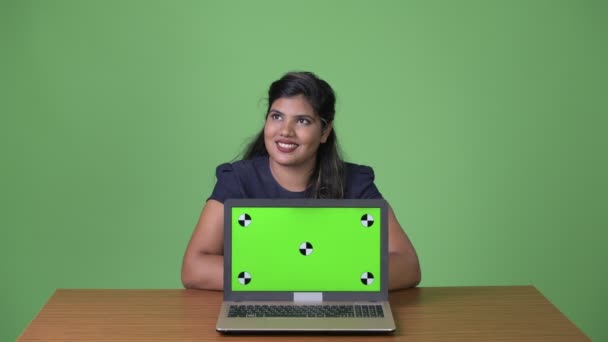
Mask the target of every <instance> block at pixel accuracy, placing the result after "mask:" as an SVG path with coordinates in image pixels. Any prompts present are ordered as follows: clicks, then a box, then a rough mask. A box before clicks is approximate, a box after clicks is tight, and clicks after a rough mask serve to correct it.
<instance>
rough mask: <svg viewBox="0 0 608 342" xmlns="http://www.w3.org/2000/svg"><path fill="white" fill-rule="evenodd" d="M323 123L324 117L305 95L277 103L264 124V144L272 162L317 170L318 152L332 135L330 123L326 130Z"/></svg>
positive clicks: (273, 105)
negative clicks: (318, 113) (314, 108)
mask: <svg viewBox="0 0 608 342" xmlns="http://www.w3.org/2000/svg"><path fill="white" fill-rule="evenodd" d="M321 124H322V122H321V118H320V117H319V115H317V114H316V113H315V111H314V110H313V108H312V106H311V105H310V104H309V103H308V101H307V100H306V98H305V97H304V96H302V95H298V96H292V97H281V98H279V99H277V100H275V101H274V102H273V103H272V105H271V106H270V110H269V111H268V114H267V116H266V124H265V125H264V143H265V145H266V150H267V151H268V155H269V157H270V160H271V163H276V164H279V165H281V166H289V167H304V168H310V169H312V168H314V165H315V160H316V155H317V149H318V148H319V145H320V144H321V143H325V142H326V141H327V137H328V136H329V133H330V132H331V124H329V125H327V126H326V128H325V129H324V130H323V131H321V127H322V125H321Z"/></svg>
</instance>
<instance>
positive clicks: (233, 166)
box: [216, 157, 265, 177]
mask: <svg viewBox="0 0 608 342" xmlns="http://www.w3.org/2000/svg"><path fill="white" fill-rule="evenodd" d="M264 158H265V157H255V158H252V159H241V160H237V161H233V162H228V163H223V164H220V165H218V166H217V168H216V174H217V176H218V177H219V176H220V175H225V174H234V175H248V174H250V173H251V172H252V171H255V170H258V169H259V167H260V165H262V163H263V160H264Z"/></svg>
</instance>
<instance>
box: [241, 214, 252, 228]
mask: <svg viewBox="0 0 608 342" xmlns="http://www.w3.org/2000/svg"><path fill="white" fill-rule="evenodd" d="M239 224H240V225H241V227H247V226H248V225H250V224H251V216H249V214H241V215H240V216H239Z"/></svg>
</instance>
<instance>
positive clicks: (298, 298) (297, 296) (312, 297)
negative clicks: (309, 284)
mask: <svg viewBox="0 0 608 342" xmlns="http://www.w3.org/2000/svg"><path fill="white" fill-rule="evenodd" d="M293 301H294V302H322V301H323V292H294V293H293Z"/></svg>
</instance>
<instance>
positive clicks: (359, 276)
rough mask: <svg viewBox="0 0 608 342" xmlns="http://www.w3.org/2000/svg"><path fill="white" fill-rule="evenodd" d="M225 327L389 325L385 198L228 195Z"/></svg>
mask: <svg viewBox="0 0 608 342" xmlns="http://www.w3.org/2000/svg"><path fill="white" fill-rule="evenodd" d="M224 221H225V222H224V302H223V304H222V307H221V310H220V314H219V318H218V321H217V325H216V330H217V331H219V332H222V333H253V332H262V333H263V332H313V333H314V332H335V333H351V332H352V333H357V332H363V333H390V332H393V331H395V322H394V319H393V315H392V312H391V308H390V305H389V303H388V205H387V203H386V202H385V201H384V200H381V199H380V200H377V199H374V200H368V199H362V200H321V199H289V200H286V199H280V200H276V199H274V200H268V199H232V200H227V201H226V202H225V203H224Z"/></svg>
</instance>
